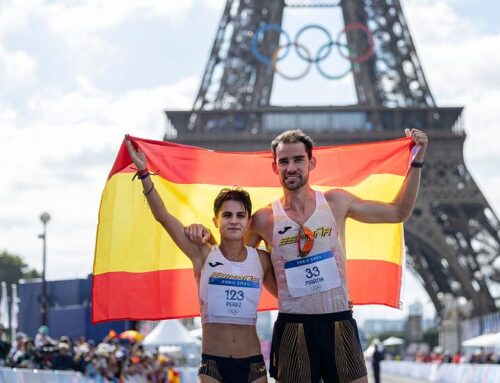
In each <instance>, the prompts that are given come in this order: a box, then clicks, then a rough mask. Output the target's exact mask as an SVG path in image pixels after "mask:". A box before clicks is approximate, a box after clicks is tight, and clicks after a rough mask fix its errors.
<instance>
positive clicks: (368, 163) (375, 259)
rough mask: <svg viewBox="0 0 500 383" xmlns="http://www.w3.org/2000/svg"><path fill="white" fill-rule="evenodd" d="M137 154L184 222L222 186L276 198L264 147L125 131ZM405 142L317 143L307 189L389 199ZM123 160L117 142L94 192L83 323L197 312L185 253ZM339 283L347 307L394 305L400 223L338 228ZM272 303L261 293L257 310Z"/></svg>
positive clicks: (401, 170) (194, 218)
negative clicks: (216, 147)
mask: <svg viewBox="0 0 500 383" xmlns="http://www.w3.org/2000/svg"><path fill="white" fill-rule="evenodd" d="M131 140H132V141H134V142H135V143H136V144H137V145H138V147H139V148H140V149H141V150H142V151H143V152H144V153H145V154H146V155H147V158H148V168H149V169H150V170H151V171H158V175H156V176H153V181H154V183H155V187H156V190H157V191H158V193H159V194H160V195H161V197H162V198H163V200H164V202H165V205H166V207H167V209H168V210H169V211H170V212H171V213H172V214H173V215H175V216H176V217H177V218H178V219H179V220H180V221H181V222H183V223H184V224H186V225H187V224H190V223H202V224H204V225H205V226H207V227H209V228H210V229H211V230H212V232H213V233H214V234H215V233H218V231H217V230H216V228H215V227H214V226H213V223H212V216H213V212H212V206H213V200H214V198H215V196H216V195H217V193H218V192H219V190H220V189H221V188H223V187H226V186H240V187H243V188H245V189H246V190H247V191H248V192H249V193H250V195H251V197H252V203H253V206H254V210H257V209H259V208H261V207H263V206H266V205H267V204H269V203H270V202H271V201H273V200H275V199H278V198H280V197H281V195H282V190H281V187H280V185H279V180H278V177H277V176H276V175H275V174H274V173H273V171H272V167H271V164H272V153H271V152H270V151H267V152H252V153H234V152H217V151H211V150H207V149H202V148H197V147H191V146H184V145H178V144H174V143H170V142H163V141H153V140H145V139H140V138H135V137H131ZM411 146H412V143H411V140H410V139H409V138H402V139H399V140H394V141H384V142H376V143H365V144H359V145H346V146H336V147H317V148H315V149H314V156H315V157H316V158H317V166H316V168H315V169H314V170H313V171H312V172H311V174H310V184H311V185H313V187H314V188H315V189H316V190H322V191H326V190H328V189H331V188H342V189H345V190H348V191H349V192H351V193H353V194H355V195H357V196H359V197H361V198H364V199H370V200H377V201H384V202H389V201H392V200H393V199H394V197H395V196H396V195H397V193H398V191H399V189H400V187H401V185H402V183H403V181H404V178H405V176H406V174H407V172H408V166H409V163H410V160H411V150H410V149H411ZM134 172H135V170H134V169H133V164H132V161H131V159H130V157H129V155H128V152H127V148H126V146H125V143H124V142H123V143H122V146H121V148H120V151H119V153H118V156H117V158H116V160H115V163H114V165H113V168H112V170H111V172H110V174H109V177H108V180H107V183H106V186H105V188H104V192H103V195H102V200H101V206H100V210H99V224H98V227H97V240H96V250H95V259H94V271H93V285H92V321H93V322H94V323H95V322H101V321H106V320H116V319H151V320H154V319H167V318H181V317H189V316H196V315H199V308H198V295H197V286H196V282H195V279H194V274H193V270H192V266H191V262H190V261H189V259H188V258H187V257H186V256H185V255H184V254H183V253H182V252H181V251H180V250H179V249H178V248H177V247H176V245H175V244H174V242H173V241H172V240H171V239H170V237H169V236H168V234H167V233H166V232H165V230H164V229H163V228H162V227H161V225H160V224H159V223H157V222H156V221H155V219H154V218H153V215H152V214H151V211H150V210H149V207H148V203H147V201H146V199H145V198H144V196H143V194H142V185H141V182H140V181H138V180H135V181H132V176H133V175H134ZM346 254H347V273H348V285H349V291H350V296H351V299H353V301H354V303H355V304H383V305H387V306H391V307H399V304H400V290H401V277H402V268H403V264H404V238H403V225H402V224H375V225H374V224H371V225H370V224H362V223H359V222H356V221H353V220H348V222H347V227H346ZM273 308H276V301H275V300H274V298H273V297H272V296H271V295H270V294H268V293H267V292H266V291H265V292H264V294H263V297H262V299H261V303H260V306H259V309H260V310H268V309H273Z"/></svg>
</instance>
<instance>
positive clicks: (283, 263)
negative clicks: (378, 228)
mask: <svg viewBox="0 0 500 383" xmlns="http://www.w3.org/2000/svg"><path fill="white" fill-rule="evenodd" d="M406 135H407V136H408V137H411V138H412V140H413V142H414V143H415V145H416V146H418V147H419V151H418V153H417V155H416V157H415V158H414V160H413V162H412V164H411V167H410V170H409V172H408V175H407V177H406V179H405V181H404V183H403V185H402V187H401V190H400V191H399V193H398V195H397V196H396V198H395V199H394V201H392V202H391V203H382V202H377V201H368V200H362V199H360V198H358V197H356V196H354V195H353V194H351V193H349V192H347V191H344V190H339V189H332V190H329V191H327V192H325V193H322V192H318V191H314V190H313V189H312V188H311V187H310V186H309V182H308V181H309V172H311V171H313V170H314V168H315V166H316V159H315V157H314V156H313V153H312V151H313V142H312V140H311V138H310V137H309V136H307V135H306V134H305V133H304V132H302V131H300V130H291V131H286V132H284V133H282V134H280V135H279V136H278V137H276V138H275V139H274V140H273V142H272V144H271V147H272V150H273V157H274V161H273V164H272V166H273V170H274V172H275V173H276V175H277V176H278V177H279V179H280V183H281V186H282V187H283V197H282V198H281V199H279V200H277V201H274V202H273V203H272V204H270V205H268V206H266V207H264V208H262V209H260V210H258V211H257V212H255V214H254V215H253V219H252V224H251V227H250V230H249V231H248V232H247V235H246V238H245V242H246V244H247V245H249V246H256V245H257V244H258V243H259V242H260V241H261V240H263V241H264V242H265V243H266V245H267V247H268V249H270V253H271V261H272V264H273V267H274V272H275V275H276V280H277V284H278V306H279V314H278V319H277V320H276V323H275V325H274V331H273V340H272V347H271V356H270V359H271V366H270V374H271V376H272V377H273V378H275V379H276V381H278V382H281V383H297V382H304V383H305V382H314V383H317V382H319V381H320V380H321V379H322V380H323V382H325V383H334V382H335V383H337V382H339V383H344V382H346V383H347V382H355V383H358V382H359V383H361V382H363V383H365V382H366V383H367V382H368V378H367V372H366V367H365V362H364V358H363V353H362V349H361V345H360V343H359V335H358V330H357V326H356V322H355V320H354V319H353V318H352V313H351V310H350V306H349V294H348V290H347V281H346V258H345V254H344V248H345V246H344V243H345V224H346V220H347V218H352V219H355V220H357V221H360V222H365V223H397V222H403V221H405V220H406V219H408V218H409V217H410V215H411V212H412V210H413V206H414V204H415V200H416V198H417V193H418V188H419V184H420V173H421V168H422V165H423V161H424V156H425V151H426V149H427V144H428V139H427V136H426V135H425V134H424V133H423V132H421V131H419V130H417V129H412V130H411V131H410V130H408V129H407V130H406ZM333 171H335V170H333ZM187 232H188V234H189V235H190V237H191V238H192V240H194V241H196V242H204V241H206V240H208V238H209V233H208V232H207V230H206V229H204V228H203V227H201V226H198V225H193V226H191V227H189V228H187Z"/></svg>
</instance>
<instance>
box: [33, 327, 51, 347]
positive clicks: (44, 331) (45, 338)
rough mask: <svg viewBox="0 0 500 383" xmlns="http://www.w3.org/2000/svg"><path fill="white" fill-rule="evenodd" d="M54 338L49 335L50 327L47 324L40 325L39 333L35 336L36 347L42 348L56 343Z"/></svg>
mask: <svg viewBox="0 0 500 383" xmlns="http://www.w3.org/2000/svg"><path fill="white" fill-rule="evenodd" d="M55 343H56V342H55V341H54V339H52V338H51V337H50V336H49V328H48V327H47V326H40V328H39V329H38V333H37V334H36V336H35V347H36V348H42V347H46V346H53V345H55Z"/></svg>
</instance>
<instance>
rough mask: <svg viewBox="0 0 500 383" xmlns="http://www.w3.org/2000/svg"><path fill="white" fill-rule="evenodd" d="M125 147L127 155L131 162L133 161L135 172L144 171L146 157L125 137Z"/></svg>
mask: <svg viewBox="0 0 500 383" xmlns="http://www.w3.org/2000/svg"><path fill="white" fill-rule="evenodd" d="M125 145H127V149H128V154H129V155H130V158H131V159H132V161H134V164H135V166H136V167H137V171H141V170H144V169H146V163H147V161H146V155H145V154H144V153H143V152H141V150H140V149H137V150H136V149H135V148H134V145H133V144H132V142H131V141H130V140H129V138H128V137H127V136H125Z"/></svg>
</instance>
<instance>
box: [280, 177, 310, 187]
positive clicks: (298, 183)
mask: <svg viewBox="0 0 500 383" xmlns="http://www.w3.org/2000/svg"><path fill="white" fill-rule="evenodd" d="M308 181H309V177H308V176H302V175H299V176H298V177H297V180H296V181H295V182H294V183H293V184H292V185H290V184H288V183H287V182H286V177H285V178H284V179H283V187H284V188H285V189H287V190H292V191H293V190H297V189H300V188H301V187H302V186H304V185H306V184H307V182H308Z"/></svg>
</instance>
